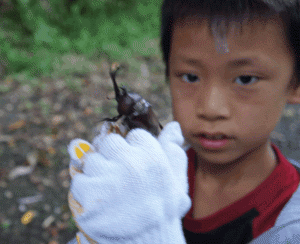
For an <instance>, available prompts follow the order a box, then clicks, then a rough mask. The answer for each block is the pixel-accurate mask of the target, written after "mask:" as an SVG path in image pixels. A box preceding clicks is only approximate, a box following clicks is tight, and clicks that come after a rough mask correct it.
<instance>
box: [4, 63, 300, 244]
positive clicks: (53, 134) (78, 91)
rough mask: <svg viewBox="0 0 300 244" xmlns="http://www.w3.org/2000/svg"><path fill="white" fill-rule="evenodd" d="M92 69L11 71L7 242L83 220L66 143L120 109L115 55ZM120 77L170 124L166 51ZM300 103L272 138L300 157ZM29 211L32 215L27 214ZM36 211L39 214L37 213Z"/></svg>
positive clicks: (87, 134)
mask: <svg viewBox="0 0 300 244" xmlns="http://www.w3.org/2000/svg"><path fill="white" fill-rule="evenodd" d="M95 65H96V67H97V68H96V69H95V71H94V72H90V73H80V72H79V73H78V72H75V73H72V74H71V75H69V76H67V77H56V78H46V77H45V78H41V79H40V81H41V82H40V83H39V84H40V85H39V86H36V87H32V86H29V85H26V84H23V85H20V83H19V82H17V81H16V80H13V79H12V78H10V77H7V78H6V79H5V80H4V81H3V83H2V84H4V85H5V86H6V87H8V88H9V89H10V91H9V92H2V93H1V94H0V95H1V96H0V158H1V161H0V204H1V205H0V244H7V243H14V244H19V243H20V244H27V243H28V244H65V243H67V242H68V241H69V240H70V239H72V238H73V237H74V236H75V233H76V226H75V225H74V222H73V221H72V219H71V214H70V211H69V208H68V203H67V193H68V189H69V186H70V177H69V172H68V164H69V156H68V153H67V145H68V143H69V142H70V141H71V140H72V139H74V138H82V139H85V140H88V141H91V140H92V138H93V137H94V136H95V135H96V133H97V128H99V126H100V125H101V124H100V120H101V119H103V118H106V117H113V116H116V115H117V112H116V109H115V108H116V101H114V100H108V99H107V96H108V97H109V98H113V97H114V93H113V87H112V82H111V80H110V77H109V74H108V71H109V65H110V64H109V62H108V61H106V60H101V61H99V62H98V63H96V64H95ZM124 65H125V68H124V69H123V70H122V71H120V74H119V75H118V77H117V81H118V82H119V84H123V85H125V86H126V87H127V88H130V90H131V91H134V92H137V93H139V94H141V95H142V96H143V97H144V98H146V100H148V101H149V102H150V103H151V104H152V105H153V108H154V110H155V112H156V114H157V115H158V117H159V119H160V121H161V123H162V124H163V125H165V124H166V123H167V122H169V121H171V120H172V111H171V99H170V95H169V89H168V85H167V84H166V83H165V81H164V65H163V64H162V62H161V60H159V59H156V60H155V59H143V58H140V59H134V60H133V59H132V60H127V62H126V63H124ZM299 122H300V107H299V106H295V105H293V106H292V105H288V106H287V108H286V110H285V111H284V114H283V118H282V120H281V122H280V123H279V125H278V126H277V127H276V130H275V131H274V132H273V133H272V140H273V141H274V142H275V143H276V144H277V145H278V146H279V148H280V149H281V150H282V151H283V152H284V154H285V155H287V156H288V157H290V158H293V159H296V160H300V150H299V147H300V145H299V141H300V140H299V139H300V138H299V135H300V133H299V132H300V127H299V124H300V123H299ZM24 216H27V218H25V217H24ZM30 216H32V218H30Z"/></svg>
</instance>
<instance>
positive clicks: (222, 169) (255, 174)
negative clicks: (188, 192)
mask: <svg viewBox="0 0 300 244" xmlns="http://www.w3.org/2000/svg"><path fill="white" fill-rule="evenodd" d="M262 152H265V153H262ZM266 152H267V153H266ZM196 160H197V163H196V178H197V179H198V182H199V183H200V184H201V185H202V186H204V187H205V188H207V189H214V190H217V191H226V189H231V188H232V187H239V186H241V185H242V186H245V184H246V183H247V185H248V186H249V187H250V188H251V189H252V190H253V189H254V188H256V187H257V186H258V185H260V184H261V183H262V182H263V181H264V180H265V179H266V178H267V177H268V176H269V175H270V174H271V173H272V172H273V170H274V169H275V167H276V165H277V159H276V155H275V152H274V150H273V149H272V146H271V142H268V143H266V144H265V145H263V146H261V147H260V148H257V149H255V150H253V151H252V152H251V153H249V154H248V155H247V156H245V157H244V158H243V159H241V160H239V161H237V162H234V163H231V164H227V165H213V164H210V163H209V162H205V163H204V162H201V163H199V157H198V156H197V159H196Z"/></svg>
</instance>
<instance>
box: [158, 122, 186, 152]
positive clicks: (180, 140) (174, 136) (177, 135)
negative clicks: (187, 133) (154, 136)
mask: <svg viewBox="0 0 300 244" xmlns="http://www.w3.org/2000/svg"><path fill="white" fill-rule="evenodd" d="M158 141H159V142H160V143H161V144H162V145H165V144H170V143H175V144H177V145H178V146H180V147H183V146H184V137H183V135H182V131H181V127H180V124H179V122H177V121H172V122H170V123H168V124H167V125H166V126H165V127H164V128H163V130H162V131H161V132H160V134H159V136H158Z"/></svg>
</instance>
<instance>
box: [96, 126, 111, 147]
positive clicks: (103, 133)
mask: <svg viewBox="0 0 300 244" xmlns="http://www.w3.org/2000/svg"><path fill="white" fill-rule="evenodd" d="M112 131H113V125H112V123H111V122H109V121H105V122H104V123H103V125H102V126H101V129H100V134H99V135H98V136H96V137H95V138H94V140H93V142H92V144H93V145H94V147H95V149H96V151H99V150H100V144H101V141H102V139H103V138H104V137H105V136H107V135H108V134H110V133H111V132H112Z"/></svg>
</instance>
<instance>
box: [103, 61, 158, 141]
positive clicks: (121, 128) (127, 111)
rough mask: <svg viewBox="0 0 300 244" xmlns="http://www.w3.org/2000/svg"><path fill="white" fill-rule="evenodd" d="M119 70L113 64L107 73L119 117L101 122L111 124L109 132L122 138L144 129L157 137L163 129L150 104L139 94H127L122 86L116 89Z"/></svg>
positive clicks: (117, 66)
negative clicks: (133, 130) (129, 133)
mask: <svg viewBox="0 0 300 244" xmlns="http://www.w3.org/2000/svg"><path fill="white" fill-rule="evenodd" d="M120 68H121V66H120V65H119V64H118V63H113V64H112V65H111V67H110V73H109V74H110V77H111V79H112V82H113V86H114V91H115V99H116V100H117V103H118V105H117V111H118V113H119V115H118V116H116V117H114V118H105V119H103V120H102V121H109V122H112V128H111V131H115V132H117V133H119V134H121V135H122V136H124V137H125V135H126V134H127V133H128V132H129V131H130V130H132V129H135V128H142V129H145V130H147V131H149V132H150V133H151V134H153V135H154V136H158V135H159V133H160V131H161V130H162V128H163V127H162V125H161V124H160V123H159V121H158V118H157V116H156V115H155V114H154V112H153V110H152V106H151V104H150V103H149V102H147V101H146V100H145V99H144V98H142V97H141V96H140V95H139V94H137V93H131V92H128V91H127V90H126V88H125V87H124V86H123V87H120V88H119V87H118V85H117V82H116V74H117V72H118V70H119V69H120Z"/></svg>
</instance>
